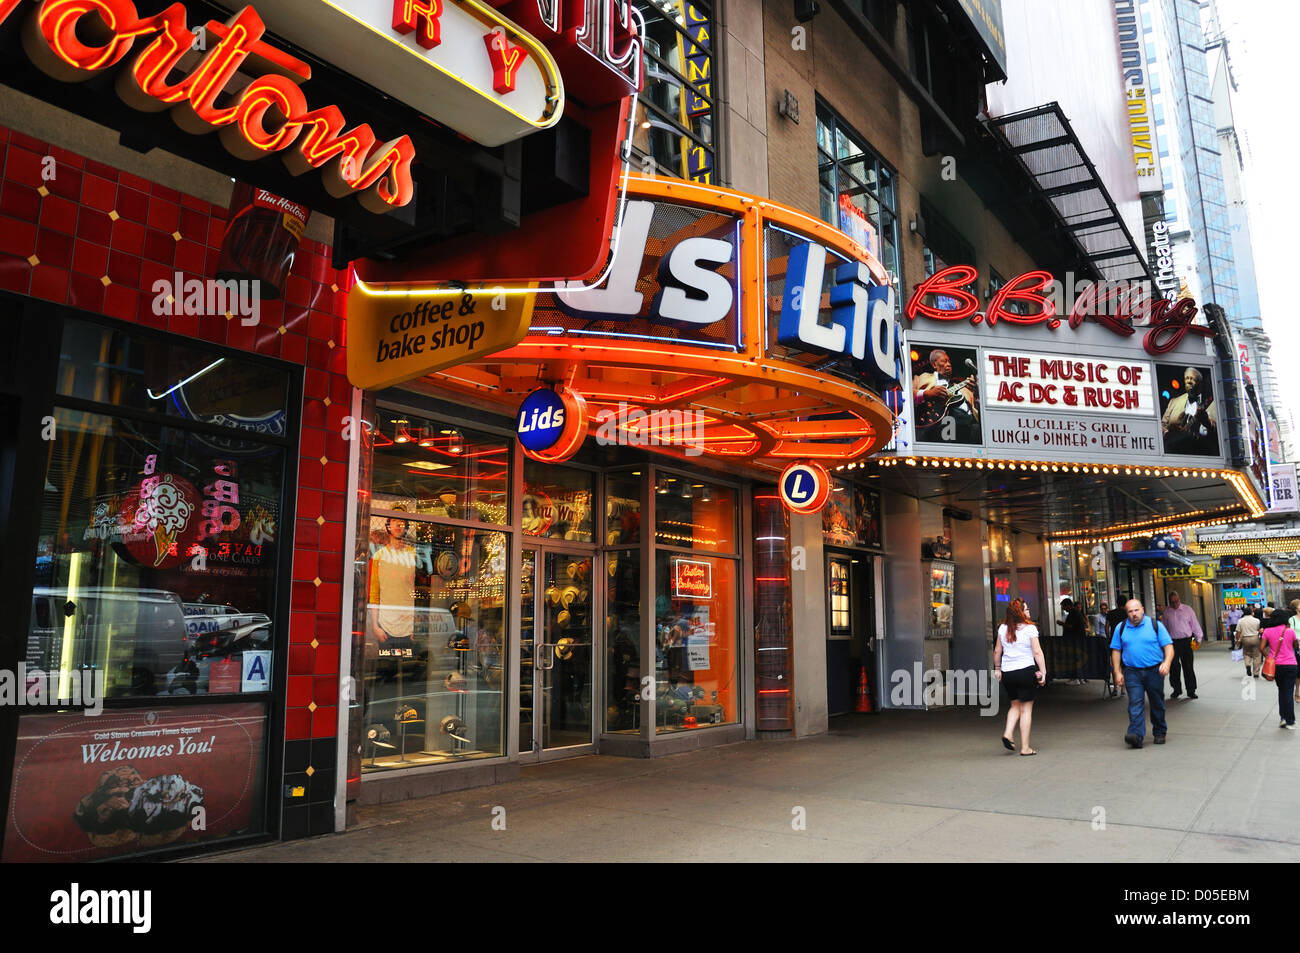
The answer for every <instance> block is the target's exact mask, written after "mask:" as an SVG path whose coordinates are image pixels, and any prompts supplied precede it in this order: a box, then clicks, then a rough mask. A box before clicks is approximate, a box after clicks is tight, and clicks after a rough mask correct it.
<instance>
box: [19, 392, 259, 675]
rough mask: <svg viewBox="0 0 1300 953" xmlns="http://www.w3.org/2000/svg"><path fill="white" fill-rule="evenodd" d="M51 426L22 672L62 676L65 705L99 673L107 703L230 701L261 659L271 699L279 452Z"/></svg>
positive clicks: (175, 432) (182, 436)
mask: <svg viewBox="0 0 1300 953" xmlns="http://www.w3.org/2000/svg"><path fill="white" fill-rule="evenodd" d="M55 419H56V426H57V428H58V434H59V439H58V440H56V441H53V442H51V444H50V447H49V462H48V465H47V468H46V472H45V491H46V492H45V498H44V500H43V501H41V503H40V506H41V533H40V537H39V541H38V544H37V552H36V584H35V587H34V589H33V593H32V605H31V609H30V613H31V615H30V629H29V632H28V640H27V652H26V661H27V667H28V671H34V670H41V671H46V672H58V673H59V678H58V682H59V685H60V691H61V692H63V691H64V690H65V689H67V688H69V687H70V683H71V682H72V681H73V680H74V679H79V678H80V673H81V672H85V671H93V672H97V673H102V674H103V677H104V681H105V694H106V696H107V697H124V696H155V695H200V694H234V693H240V692H241V691H244V690H245V681H244V678H243V675H244V671H243V662H244V656H245V654H246V653H248V652H250V651H254V652H259V653H263V654H261V655H258V656H250V659H249V662H250V665H253V666H254V668H256V669H257V670H258V673H259V675H261V674H264V675H265V681H264V682H263V681H262V680H261V679H259V685H264V687H261V688H259V690H262V691H269V690H270V659H271V649H272V626H273V623H272V617H273V616H274V614H275V567H276V560H277V554H278V550H277V545H276V544H277V542H278V540H279V534H280V532H281V529H280V526H279V520H280V487H281V481H282V478H283V471H284V463H283V451H281V450H279V449H278V448H275V447H271V446H267V445H265V444H262V443H255V442H252V441H247V440H243V439H241V438H240V437H238V436H236V435H234V434H232V435H231V436H229V437H224V436H223V437H212V436H206V435H199V434H194V433H189V432H186V431H184V430H181V429H179V428H177V427H173V426H161V425H159V424H155V423H145V422H141V421H135V420H127V419H122V418H116V417H109V416H102V415H98V414H90V413H83V412H79V411H71V410H64V409H57V410H56V411H55ZM259 660H260V667H259V665H258V664H255V663H257V662H258V661H259ZM248 690H252V689H248ZM61 697H69V696H68V695H62V696H61Z"/></svg>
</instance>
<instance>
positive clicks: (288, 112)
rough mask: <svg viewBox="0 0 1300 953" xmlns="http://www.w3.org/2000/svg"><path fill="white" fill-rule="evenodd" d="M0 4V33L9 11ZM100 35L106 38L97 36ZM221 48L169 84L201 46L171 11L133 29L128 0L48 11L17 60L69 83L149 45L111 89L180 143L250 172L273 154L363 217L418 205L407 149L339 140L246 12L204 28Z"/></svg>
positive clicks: (293, 62) (294, 64)
mask: <svg viewBox="0 0 1300 953" xmlns="http://www.w3.org/2000/svg"><path fill="white" fill-rule="evenodd" d="M16 6H17V5H16V4H14V3H3V4H0V22H3V20H4V19H5V18H7V16H8V15H9V14H10V13H12V12H13V10H14V9H16ZM91 18H93V19H94V20H99V21H102V24H101V25H100V29H99V31H97V33H98V35H99V36H101V37H102V39H100V40H98V42H100V43H101V44H102V45H98V46H92V45H89V44H88V43H86V42H83V40H82V39H81V36H85V35H87V34H86V33H85V32H84V28H83V32H82V33H81V35H80V36H79V32H78V27H79V26H81V25H82V24H83V23H84V24H85V25H86V26H89V24H90V22H92V20H91ZM104 26H106V27H107V30H108V33H107V36H106V37H103V32H104V31H103V27H104ZM203 29H205V30H206V33H207V35H208V36H215V37H218V38H219V39H218V42H216V43H215V44H210V45H209V46H208V49H207V51H206V53H205V54H204V56H203V58H202V59H201V60H200V61H199V63H198V64H197V65H196V66H195V67H194V68H192V69H190V70H189V72H188V75H186V76H184V77H183V78H181V79H179V80H176V81H174V82H173V81H172V74H173V72H174V71H175V70H176V69H177V68H178V66H179V64H180V61H181V59H182V58H183V57H185V55H186V54H187V53H189V52H190V51H191V49H196V48H198V45H197V44H198V37H197V35H196V33H195V32H194V31H192V30H190V29H189V27H188V26H187V24H186V11H185V7H184V6H183V5H182V4H180V3H174V4H172V5H171V6H169V7H167V8H166V9H164V10H163V11H162V12H161V13H157V14H155V15H153V16H148V17H141V16H140V15H139V13H138V12H137V10H136V8H135V5H134V4H133V3H132V2H131V0H45V2H44V3H42V4H41V6H40V8H39V9H38V10H37V11H36V12H35V13H33V14H32V15H31V16H30V17H28V19H27V22H26V24H25V25H24V29H23V34H22V42H23V48H24V49H25V50H26V51H27V55H28V56H29V57H30V58H31V60H32V62H33V63H34V64H35V65H36V66H37V67H38V68H39V69H40V70H41V71H42V72H44V73H45V74H46V75H48V76H50V77H52V78H53V79H56V80H60V81H62V82H69V83H76V82H82V81H84V80H87V79H90V78H91V77H92V76H95V75H96V74H98V73H102V72H103V71H105V70H108V69H112V68H113V67H116V66H119V65H120V64H122V63H123V62H124V61H126V60H127V58H128V54H130V53H131V50H132V48H133V46H135V45H136V42H137V40H139V39H140V38H141V37H146V38H147V37H152V40H150V41H149V42H148V43H147V45H145V47H144V48H143V49H142V50H141V51H140V52H139V53H137V54H136V55H135V56H134V57H132V58H130V61H129V64H128V65H127V68H126V69H125V70H123V71H122V72H120V73H119V74H118V76H117V80H116V89H117V93H118V95H119V96H120V97H121V98H122V100H123V101H124V102H126V104H127V105H128V106H131V107H132V108H133V109H137V110H140V111H141V112H160V111H162V110H164V109H170V111H171V114H172V118H173V119H174V120H175V122H176V124H177V125H178V126H180V127H181V129H183V130H185V131H186V132H189V133H192V134H195V135H203V134H206V133H210V132H214V131H215V132H218V134H219V137H220V139H221V143H222V145H223V146H225V148H226V149H227V151H229V152H230V153H231V154H232V155H234V156H236V157H237V158H240V159H246V160H248V161H256V160H258V159H261V158H264V157H265V156H267V155H269V154H272V153H280V154H281V160H282V161H283V162H284V164H285V166H286V167H287V168H288V170H289V172H290V173H291V174H293V175H301V174H303V173H304V172H306V171H307V170H309V169H318V170H320V171H321V175H322V178H323V181H324V185H325V189H326V191H328V192H329V193H330V195H333V196H334V197H335V198H344V197H347V196H349V195H355V196H356V197H357V200H358V201H359V202H360V203H361V204H362V205H363V206H364V207H365V208H367V209H368V210H370V211H372V212H376V213H384V212H387V211H389V210H391V209H393V208H396V207H399V206H403V205H406V204H408V203H409V202H410V201H411V199H412V197H413V196H414V185H413V183H412V180H411V163H412V162H413V161H414V159H415V147H414V146H413V145H412V143H411V140H410V138H409V137H408V136H400V137H398V138H396V139H393V140H391V141H389V142H385V143H377V142H376V139H375V135H374V133H373V132H372V131H371V129H370V126H369V125H367V124H365V123H362V124H361V125H359V126H354V127H353V128H351V129H349V130H347V131H346V132H345V131H344V125H345V120H344V117H343V113H342V112H341V111H340V110H339V109H338V107H337V106H324V107H321V108H318V109H308V107H307V100H306V97H305V96H304V95H303V93H302V90H300V89H299V88H298V86H299V84H300V83H303V82H306V81H307V80H309V79H310V78H311V67H310V66H308V65H307V64H306V63H304V62H303V61H302V60H299V59H297V58H296V57H293V56H290V55H289V54H288V53H285V52H283V51H281V50H277V49H275V48H274V47H272V46H270V45H269V44H267V43H264V42H262V36H263V35H264V34H265V33H266V25H265V24H264V23H263V21H262V18H261V17H260V16H258V14H257V12H256V11H255V10H253V8H252V7H244V8H243V9H242V10H241V11H240V12H239V13H238V14H236V15H235V16H233V17H232V18H231V19H229V20H228V21H226V23H224V24H222V23H218V22H216V21H215V20H212V21H209V22H208V23H207V24H206V26H205V27H204V28H203ZM254 67H256V68H257V69H258V70H264V72H263V73H262V75H260V76H259V75H255V76H254V78H253V80H252V82H250V83H248V85H246V86H245V87H244V88H243V89H242V90H241V91H240V92H238V93H236V94H234V96H233V97H232V98H231V101H230V102H228V103H226V104H224V105H222V106H218V105H217V101H218V99H220V98H222V96H223V94H224V93H226V92H227V86H228V85H229V84H230V82H231V80H232V79H233V78H234V77H235V74H236V73H237V72H238V71H240V70H241V69H251V68H254Z"/></svg>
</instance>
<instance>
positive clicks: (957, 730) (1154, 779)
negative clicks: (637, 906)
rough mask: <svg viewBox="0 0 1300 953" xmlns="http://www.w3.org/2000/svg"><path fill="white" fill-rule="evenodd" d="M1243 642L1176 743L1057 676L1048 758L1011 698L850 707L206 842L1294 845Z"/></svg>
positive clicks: (403, 851) (710, 847) (1174, 711)
mask: <svg viewBox="0 0 1300 953" xmlns="http://www.w3.org/2000/svg"><path fill="white" fill-rule="evenodd" d="M1226 646H1227V643H1211V644H1208V645H1206V646H1205V647H1203V648H1202V649H1201V650H1200V651H1199V652H1197V656H1196V670H1197V675H1198V681H1199V683H1200V684H1199V687H1198V689H1197V692H1198V694H1199V696H1200V697H1199V698H1198V699H1197V700H1195V701H1191V700H1188V699H1187V698H1185V697H1184V698H1180V699H1178V700H1177V701H1173V702H1167V706H1168V721H1169V743H1168V744H1166V745H1164V746H1160V747H1157V746H1155V745H1152V744H1151V743H1150V735H1149V734H1148V738H1147V745H1146V747H1144V748H1143V749H1142V750H1140V751H1135V750H1132V749H1130V748H1128V747H1127V746H1126V745H1125V744H1124V742H1123V735H1124V730H1125V728H1126V726H1127V724H1128V715H1127V707H1126V700H1125V698H1124V697H1123V695H1121V696H1120V697H1119V698H1116V699H1103V698H1102V697H1101V687H1100V685H1099V684H1098V683H1096V682H1091V683H1089V684H1087V685H1082V686H1070V685H1063V684H1058V685H1056V686H1054V687H1052V688H1050V689H1048V690H1047V691H1045V692H1044V693H1043V694H1042V695H1041V696H1040V700H1039V701H1038V703H1037V704H1036V705H1035V706H1034V729H1033V737H1032V742H1033V744H1034V747H1036V748H1037V749H1038V750H1039V752H1040V753H1039V754H1038V756H1036V757H1032V758H1026V757H1020V756H1017V755H1012V754H1010V753H1008V752H1006V751H1005V750H1004V749H1003V748H1002V745H1001V742H1000V741H999V736H1000V734H1001V732H1002V728H1003V724H1004V717H1003V713H999V715H998V716H997V717H992V718H983V717H980V716H979V715H978V713H977V711H976V710H975V709H972V708H963V709H953V708H950V709H938V710H933V711H928V712H922V711H897V712H885V713H881V714H877V715H850V716H843V717H840V718H836V719H833V720H832V722H831V731H830V733H829V734H827V735H823V736H819V737H816V738H812V739H806V740H801V741H754V742H745V743H742V744H735V745H728V746H726V747H722V748H714V749H708V750H700V751H694V752H691V753H688V754H682V755H675V756H672V757H666V758H662V759H657V760H653V761H646V760H629V759H621V758H611V757H588V758H579V759H574V760H570V761H562V762H558V763H552V764H547V765H533V766H526V767H525V768H524V769H523V777H522V779H521V780H520V781H518V782H514V783H511V784H503V785H498V786H496V787H491V788H479V789H475V790H471V791H460V792H456V793H451V794H444V795H441V796H438V797H433V798H426V799H423V800H416V801H405V802H400V803H396V804H389V805H381V806H378V807H370V808H365V809H362V810H361V811H360V812H359V824H358V825H357V826H356V827H354V828H352V829H349V830H348V831H347V832H346V833H344V834H332V835H327V836H323V837H315V838H310V839H306V840H298V841H292V842H288V843H279V844H271V845H268V846H265V847H258V848H252V849H247V850H241V851H233V852H230V853H226V854H221V855H218V856H208V857H204V858H200V859H198V862H208V863H213V862H216V863H220V862H236V863H249V862H301V861H310V862H330V861H439V862H454V861H471V862H482V861H683V860H690V861H694V862H699V861H772V860H776V861H862V860H872V861H906V862H929V861H1018V860H1026V859H1034V860H1044V861H1050V860H1060V861H1068V860H1079V861H1109V862H1115V861H1121V862H1122V861H1148V862H1151V861H1201V862H1206V861H1208V862H1224V861H1253V860H1264V861H1278V862H1290V861H1293V860H1294V859H1295V858H1296V856H1297V848H1298V847H1300V819H1298V818H1297V814H1296V810H1295V808H1296V805H1297V786H1298V784H1300V731H1297V732H1290V731H1283V730H1281V729H1279V728H1278V716H1277V689H1276V687H1275V686H1274V685H1273V683H1271V682H1266V681H1264V680H1263V679H1255V680H1254V686H1255V688H1256V698H1255V700H1253V701H1251V700H1245V699H1243V697H1242V694H1243V685H1242V677H1243V676H1244V675H1245V670H1244V667H1243V666H1242V665H1240V664H1238V663H1232V662H1230V660H1229V657H1228V651H1227V647H1226ZM1166 695H1168V690H1167V689H1166ZM498 806H499V807H502V808H504V809H505V821H506V830H504V831H502V830H493V828H492V820H493V809H494V808H495V807H498ZM497 813H498V814H500V812H499V811H498V812H497ZM800 815H802V817H803V818H804V819H805V822H806V827H805V828H804V829H802V830H797V829H795V822H796V821H797V820H798V819H799V817H800ZM1103 821H1104V825H1103V823H1102V822H1103Z"/></svg>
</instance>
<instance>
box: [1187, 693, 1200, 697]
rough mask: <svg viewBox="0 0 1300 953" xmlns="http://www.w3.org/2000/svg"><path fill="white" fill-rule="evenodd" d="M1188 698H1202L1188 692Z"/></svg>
mask: <svg viewBox="0 0 1300 953" xmlns="http://www.w3.org/2000/svg"><path fill="white" fill-rule="evenodd" d="M1187 697H1188V698H1199V697H1200V696H1199V695H1197V694H1196V692H1188V693H1187Z"/></svg>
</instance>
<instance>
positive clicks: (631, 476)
mask: <svg viewBox="0 0 1300 953" xmlns="http://www.w3.org/2000/svg"><path fill="white" fill-rule="evenodd" d="M639 542H641V471H640V470H634V471H632V472H630V473H615V474H611V475H609V476H607V477H606V478H605V545H607V546H629V545H630V546H635V545H636V544H637V543H639Z"/></svg>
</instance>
